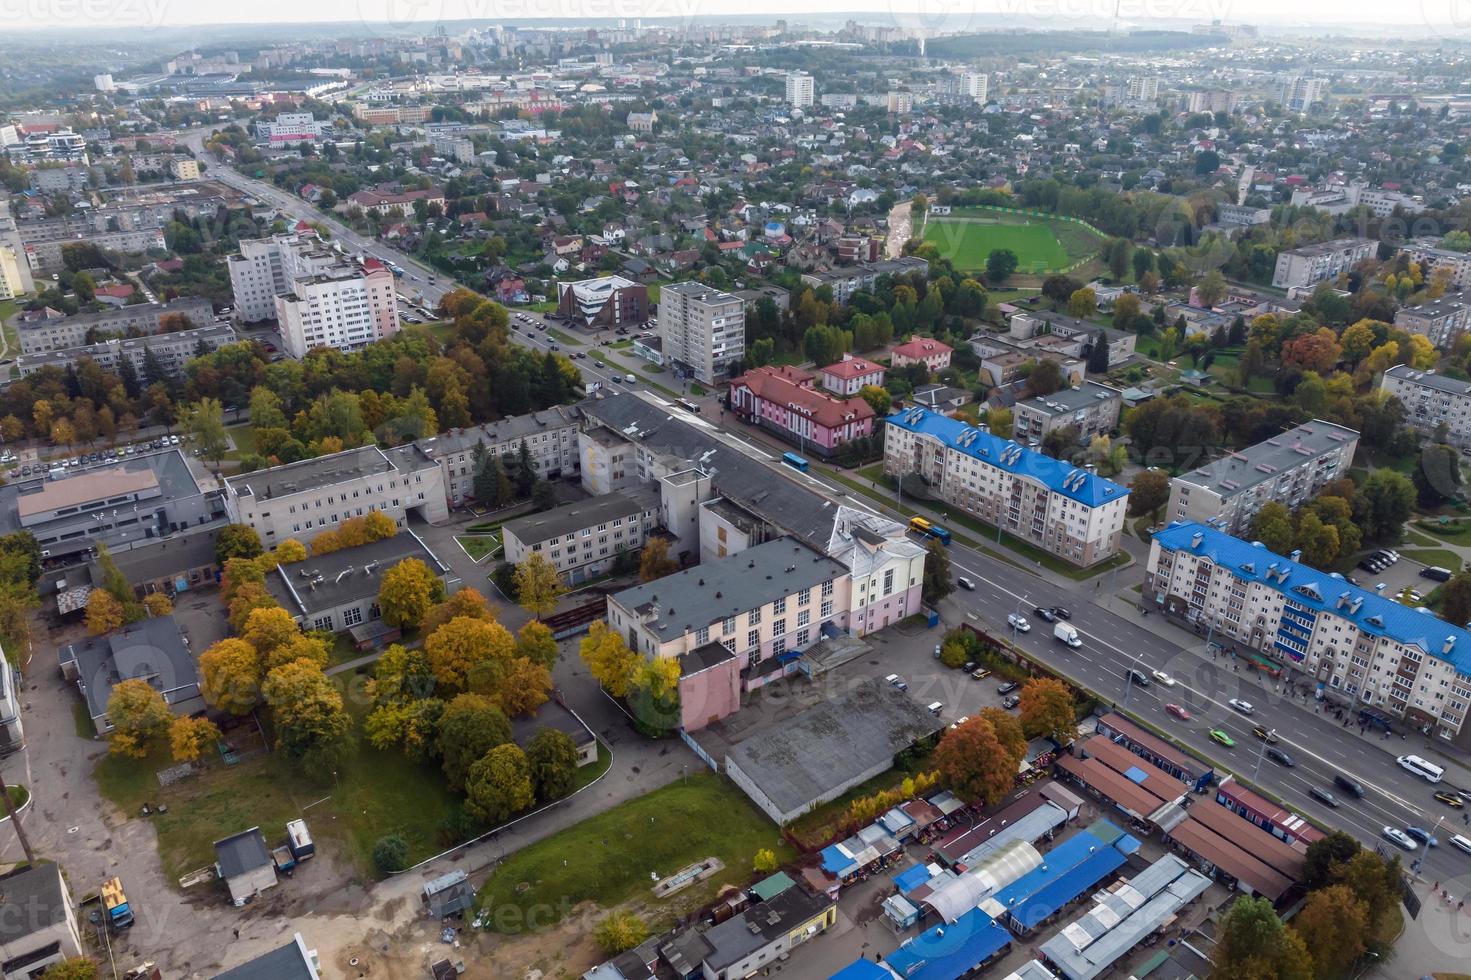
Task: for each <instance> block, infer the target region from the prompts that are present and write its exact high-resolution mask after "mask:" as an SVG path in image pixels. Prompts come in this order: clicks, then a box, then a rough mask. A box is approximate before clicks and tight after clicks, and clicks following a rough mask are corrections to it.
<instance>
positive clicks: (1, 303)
mask: <svg viewBox="0 0 1471 980" xmlns="http://www.w3.org/2000/svg"><path fill="white" fill-rule="evenodd" d="M19 311H20V304H19V303H17V302H16V301H15V300H13V299H7V300H0V325H3V326H4V329H5V343H6V346H7V353H6V355H5V356H6V357H9V358H13V357H16V356H17V355H19V354H20V335H19V334H17V333H16V332H15V327H14V326H13V325H12V324H11V322H10V318H11V317H13V316H15V314H16V313H18V312H19Z"/></svg>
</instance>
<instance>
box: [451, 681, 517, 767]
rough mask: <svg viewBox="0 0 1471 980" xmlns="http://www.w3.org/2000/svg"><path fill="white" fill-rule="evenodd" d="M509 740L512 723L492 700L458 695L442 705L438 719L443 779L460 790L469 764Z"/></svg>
mask: <svg viewBox="0 0 1471 980" xmlns="http://www.w3.org/2000/svg"><path fill="white" fill-rule="evenodd" d="M510 740H511V723H510V722H509V721H507V720H506V716H505V714H504V713H502V712H501V709H500V708H497V707H496V706H495V705H494V704H493V703H491V700H490V699H489V698H487V697H484V696H482V695H479V694H460V695H457V696H456V697H455V698H454V700H452V701H450V702H449V704H447V705H445V708H444V714H443V715H441V716H440V719H439V739H438V741H439V755H440V762H441V765H442V766H443V769H444V778H445V782H446V783H447V784H448V785H449V787H450V789H453V790H456V791H458V790H460V789H461V788H463V787H464V785H465V779H466V777H467V776H468V775H469V773H470V767H471V766H473V765H474V764H475V763H476V762H477V761H479V760H480V759H481V758H483V757H484V756H485V753H487V752H489V751H490V750H491V749H493V748H495V747H496V746H497V745H504V744H505V743H507V742H509V741H510Z"/></svg>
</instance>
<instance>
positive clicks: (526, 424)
mask: <svg viewBox="0 0 1471 980" xmlns="http://www.w3.org/2000/svg"><path fill="white" fill-rule="evenodd" d="M580 417H581V416H580V414H579V413H578V411H577V409H576V408H573V407H571V406H568V405H553V406H552V407H551V408H547V409H543V410H541V411H539V412H531V413H529V414H527V415H515V416H512V417H511V418H506V419H501V420H499V421H497V422H487V423H485V424H484V425H477V426H473V427H471V428H468V429H451V430H449V431H448V432H441V433H440V434H439V435H437V436H431V437H429V438H428V439H420V440H419V441H418V443H417V444H416V445H418V447H419V448H420V449H421V450H423V452H424V455H426V456H428V457H429V458H430V459H432V460H434V461H435V462H436V463H437V464H438V465H439V469H440V471H441V473H442V474H443V479H444V491H445V494H446V495H447V496H448V497H449V504H450V506H451V507H458V506H459V505H460V504H462V503H464V502H465V501H466V500H467V499H470V498H473V497H474V496H475V447H476V446H478V445H484V446H485V451H486V453H487V454H488V455H490V456H498V457H501V461H502V463H505V462H508V459H507V458H508V457H509V458H514V457H516V456H518V455H519V454H520V452H521V444H522V443H525V444H526V450H527V452H528V453H529V454H530V456H531V468H532V469H533V470H534V471H535V472H536V474H537V476H539V477H541V478H542V479H545V480H555V479H557V478H559V477H563V476H570V475H572V474H575V473H576V472H577V469H578V454H577V426H578V422H579V419H580Z"/></svg>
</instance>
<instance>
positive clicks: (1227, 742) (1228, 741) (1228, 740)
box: [1210, 728, 1236, 749]
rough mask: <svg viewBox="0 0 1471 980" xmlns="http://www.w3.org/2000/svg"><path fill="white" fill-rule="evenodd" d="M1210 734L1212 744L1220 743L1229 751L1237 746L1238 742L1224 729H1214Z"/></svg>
mask: <svg viewBox="0 0 1471 980" xmlns="http://www.w3.org/2000/svg"><path fill="white" fill-rule="evenodd" d="M1210 734H1211V741H1212V742H1219V743H1220V744H1222V745H1224V746H1225V747H1226V748H1228V749H1229V748H1233V747H1234V746H1235V745H1236V740H1235V739H1234V738H1232V737H1231V736H1230V735H1227V734H1226V733H1225V731H1223V730H1222V729H1219V728H1212V729H1211V733H1210Z"/></svg>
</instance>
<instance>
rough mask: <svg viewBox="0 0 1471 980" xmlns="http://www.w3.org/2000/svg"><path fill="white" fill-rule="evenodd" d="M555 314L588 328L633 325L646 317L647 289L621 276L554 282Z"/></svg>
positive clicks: (647, 316)
mask: <svg viewBox="0 0 1471 980" xmlns="http://www.w3.org/2000/svg"><path fill="white" fill-rule="evenodd" d="M557 315H558V316H560V317H563V318H565V319H568V320H571V321H573V322H575V323H580V324H582V325H584V326H588V327H597V328H607V327H635V326H639V325H641V324H643V323H644V322H646V321H647V320H648V319H649V290H648V287H647V286H645V285H644V284H643V283H641V282H634V281H633V280H632V279H625V278H623V277H622V276H601V277H599V278H597V279H583V280H582V281H580V282H559V283H557Z"/></svg>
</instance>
